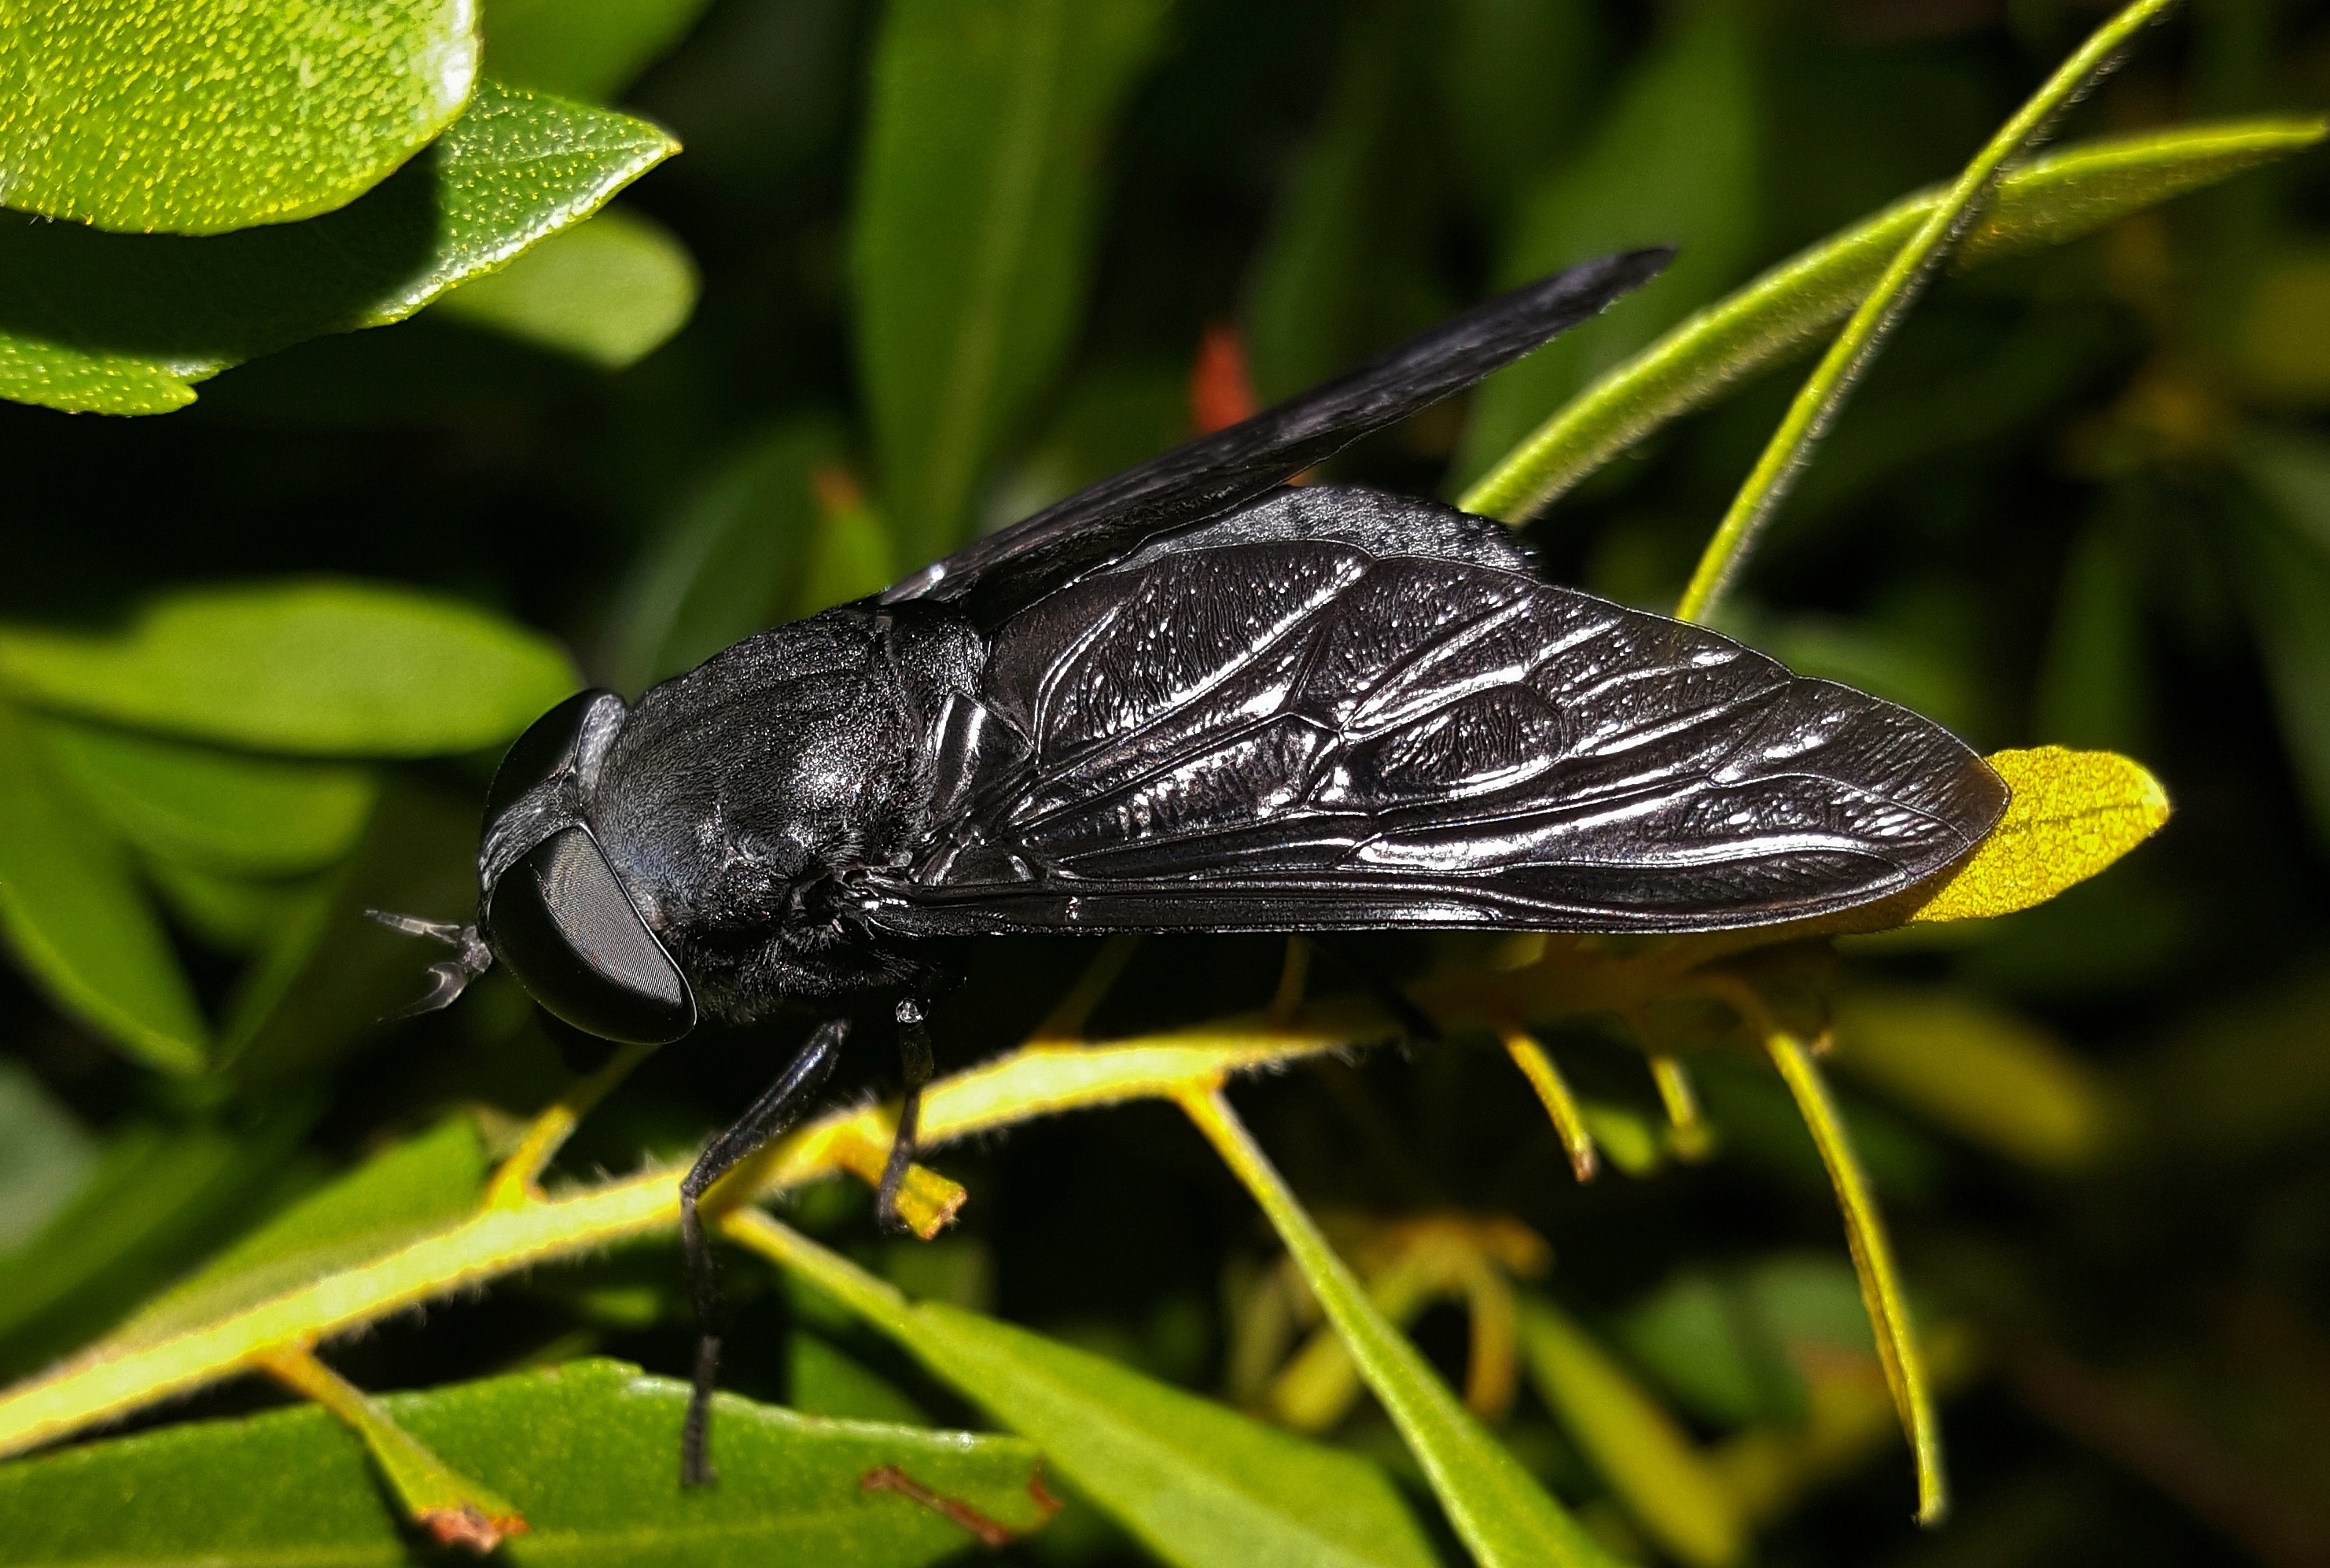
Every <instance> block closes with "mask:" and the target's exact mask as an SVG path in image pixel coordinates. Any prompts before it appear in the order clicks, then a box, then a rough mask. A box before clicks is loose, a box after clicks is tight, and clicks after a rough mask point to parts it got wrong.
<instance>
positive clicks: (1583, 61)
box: [1433, 0, 1604, 222]
mask: <svg viewBox="0 0 2330 1568" xmlns="http://www.w3.org/2000/svg"><path fill="white" fill-rule="evenodd" d="M1435 11H1436V12H1437V13H1438V14H1439V16H1440V19H1441V25H1440V27H1439V28H1438V29H1437V30H1436V32H1437V38H1436V40H1435V42H1436V43H1437V45H1438V48H1437V50H1436V52H1435V59H1434V61H1433V64H1434V66H1435V68H1436V69H1437V71H1438V73H1439V76H1440V82H1441V92H1440V96H1441V99H1442V102H1443V108H1444V113H1445V114H1446V116H1447V118H1448V126H1449V140H1450V142H1451V143H1452V144H1453V147H1454V153H1455V156H1456V165H1457V170H1458V173H1459V174H1460V175H1462V176H1463V179H1464V181H1465V182H1466V184H1468V185H1470V186H1471V188H1472V194H1473V200H1474V202H1475V203H1477V204H1479V205H1480V206H1481V208H1482V210H1483V211H1484V212H1485V213H1488V214H1489V215H1490V216H1491V217H1492V218H1493V219H1494V220H1496V221H1498V222H1505V221H1507V220H1508V219H1510V217H1511V209H1512V207H1513V206H1514V204H1515V203H1516V202H1517V201H1518V200H1520V198H1521V197H1522V196H1523V195H1524V194H1526V193H1527V190H1528V188H1529V186H1530V184H1532V183H1534V182H1535V181H1537V180H1538V179H1539V178H1541V177H1543V176H1545V175H1548V174H1549V173H1550V172H1552V170H1553V168H1554V166H1555V161H1556V159H1557V158H1558V156H1559V155H1560V154H1561V153H1562V152H1563V151H1564V150H1565V149H1566V148H1567V146H1568V142H1569V140H1570V138H1571V137H1574V136H1575V135H1576V133H1577V126H1578V123H1579V121H1580V120H1582V119H1583V118H1584V117H1585V111H1586V109H1587V108H1588V107H1589V105H1590V102H1591V99H1590V97H1589V94H1590V90H1591V87H1592V84H1593V82H1594V81H1595V80H1596V76H1597V74H1598V70H1597V68H1599V67H1600V66H1601V65H1602V63H1603V62H1602V58H1601V57H1602V54H1603V52H1604V49H1603V40H1602V39H1601V37H1600V36H1599V33H1600V30H1601V29H1600V22H1599V18H1598V17H1597V16H1596V14H1595V8H1594V6H1593V5H1590V4H1588V3H1587V0H1441V3H1440V4H1439V5H1436V6H1435Z"/></svg>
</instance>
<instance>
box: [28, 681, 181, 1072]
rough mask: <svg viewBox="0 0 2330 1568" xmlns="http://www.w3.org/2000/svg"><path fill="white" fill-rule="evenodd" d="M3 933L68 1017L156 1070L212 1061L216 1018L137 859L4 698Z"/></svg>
mask: <svg viewBox="0 0 2330 1568" xmlns="http://www.w3.org/2000/svg"><path fill="white" fill-rule="evenodd" d="M0 929H5V930H6V932H7V936H8V943H9V947H10V948H11V949H12V950H13V951H14V954H15V958H16V961H17V962H18V963H19V964H20V965H22V966H23V967H24V969H25V970H26V971H27V972H28V973H29V974H30V975H31V976H32V977H33V979H34V980H35V981H36V982H37V983H38V984H39V985H40V987H42V989H43V990H44V991H46V992H47V993H48V994H49V996H50V997H52V999H54V1001H55V1002H56V1003H57V1005H58V1006H60V1007H62V1008H63V1009H64V1010H65V1011H66V1012H67V1013H69V1014H71V1015H72V1016H74V1017H76V1018H79V1019H81V1020H82V1021H83V1022H84V1023H87V1024H88V1025H90V1027H91V1028H93V1029H96V1030H97V1031H98V1032H99V1033H100V1034H103V1035H105V1037H106V1038H108V1039H109V1040H111V1041H113V1042H114V1043H115V1044H118V1045H119V1046H121V1047H122V1048H123V1049H125V1050H127V1051H128V1052H129V1053H132V1054H133V1055H135V1056H137V1057H138V1058H139V1059H140V1060H141V1061H144V1062H146V1063H148V1064H149V1065H151V1066H155V1067H159V1068H162V1069H163V1070H165V1071H166V1072H194V1071H196V1070H198V1069H200V1068H201V1067H202V1066H203V1064H204V1062H205V1060H206V1059H207V1057H208V1055H209V1050H210V1025H208V1024H207V1023H205V1022H204V1018H203V1015H202V1011H201V1009H200V1008H199V1007H197V1006H195V1003H194V992H193V991H192V990H191V989H190V988H189V987H188V986H187V984H186V979H185V975H184V974H182V973H181V972H180V970H179V968H178V959H177V956H176V955H175V953H173V952H172V951H171V950H170V943H169V939H168V938H167V937H166V935H165V934H164V933H163V930H162V928H161V924H160V922H159V921H156V919H155V918H154V912H153V910H152V908H151V907H150V906H149V905H148V904H147V902H146V896H145V894H144V893H143V892H141V891H140V890H139V888H138V886H137V882H136V880H135V879H134V877H133V876H132V874H131V872H130V865H129V859H128V855H126V854H125V853H124V852H123V850H122V848H121V846H120V845H118V844H116V843H114V842H113V841H112V840H111V839H109V838H108V837H107V836H105V835H104V834H103V833H102V832H101V831H99V829H98V827H96V826H95V824H93V823H91V822H90V821H89V820H88V817H87V815H86V813H85V812H84V811H83V810H82V809H81V807H80V805H79V803H78V802H76V801H75V800H73V799H72V798H71V797H70V796H69V795H67V794H65V793H64V792H63V791H62V789H59V788H58V786H57V781H56V780H55V779H52V778H50V777H49V776H48V773H47V771H46V770H45V768H44V767H43V758H42V757H41V756H40V755H39V751H38V746H37V743H36V741H34V738H33V733H32V729H31V723H30V721H29V720H28V719H27V718H26V717H25V716H24V714H22V713H17V712H16V711H15V710H14V708H13V707H11V706H9V705H8V704H6V703H5V701H0Z"/></svg>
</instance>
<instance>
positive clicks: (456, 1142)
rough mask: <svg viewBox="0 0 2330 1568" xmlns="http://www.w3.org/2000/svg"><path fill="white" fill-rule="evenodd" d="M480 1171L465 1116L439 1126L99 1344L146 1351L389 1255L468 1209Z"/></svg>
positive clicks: (221, 1257)
mask: <svg viewBox="0 0 2330 1568" xmlns="http://www.w3.org/2000/svg"><path fill="white" fill-rule="evenodd" d="M487 1169H488V1166H487V1161H486V1150H485V1146H484V1144H483V1142H482V1141H481V1140H480V1139H479V1138H478V1128H477V1124H476V1123H475V1122H474V1121H473V1120H471V1119H469V1118H468V1117H465V1116H457V1117H452V1118H450V1119H447V1120H445V1121H442V1122H440V1123H439V1124H438V1125H437V1126H436V1127H435V1128H433V1129H431V1130H430V1131H428V1132H424V1133H422V1134H421V1135H420V1136H419V1137H417V1138H408V1139H407V1140H405V1141H404V1142H403V1143H401V1144H398V1145H396V1146H395V1147H394V1148H390V1149H386V1150H384V1151H383V1152H382V1153H380V1154H377V1155H374V1157H372V1158H371V1159H369V1160H367V1161H365V1163H364V1164H363V1165H361V1166H359V1167H356V1168H355V1170H353V1171H350V1172H349V1173H348V1174H347V1175H346V1176H342V1177H340V1178H339V1179H338V1180H337V1181H335V1182H332V1183H330V1184H328V1185H325V1186H324V1187H322V1188H321V1189H320V1190H318V1191H316V1192H313V1193H310V1194H309V1195H308V1196H306V1197H303V1198H301V1199H300V1200H299V1201H298V1203H296V1204H292V1205H291V1206H290V1207H289V1208H287V1209H285V1210H284V1211H283V1212H282V1213H280V1214H277V1215H276V1216H275V1217H274V1218H273V1219H271V1220H269V1221H268V1222H267V1223H265V1224H263V1225H261V1226H260V1227H259V1228H258V1229H257V1230H255V1231H252V1232H251V1233H248V1234H246V1235H245V1236H243V1237H242V1239H241V1240H239V1241H237V1242H235V1243H234V1244H233V1245H232V1246H231V1247H229V1248H227V1249H226V1251H224V1252H221V1253H220V1254H218V1255H217V1256H216V1257H214V1258H213V1259H212V1260H211V1261H208V1262H207V1263H204V1265H203V1266H202V1268H201V1269H199V1270H196V1271H195V1272H194V1273H193V1274H191V1275H189V1276H188V1277H187V1278H185V1280H181V1281H179V1282H178V1283H177V1284H176V1285H175V1286H173V1287H171V1289H169V1290H168V1291H167V1292H166V1293H165V1294H163V1295H161V1296H159V1297H157V1298H156V1299H154V1300H152V1301H150V1302H148V1303H147V1305H145V1306H144V1307H142V1308H139V1309H138V1311H137V1315H136V1316H135V1317H133V1318H129V1319H128V1321H127V1322H125V1323H124V1324H122V1326H121V1327H119V1328H118V1329H117V1330H115V1331H114V1333H112V1334H111V1335H109V1336H108V1337H107V1342H108V1343H109V1344H111V1345H116V1346H129V1345H142V1344H150V1343H152V1342H153V1341H155V1340H156V1339H161V1338H165V1337H168V1336H169V1335H172V1334H175V1333H176V1332H178V1331H179V1330H181V1329H183V1328H185V1327H189V1326H192V1325H195V1324H201V1323H206V1322H213V1321H215V1320H217V1319H219V1318H225V1317H227V1316H229V1315H231V1314H232V1312H234V1311H235V1310H236V1309H237V1308H241V1307H244V1306H248V1305H250V1304H251V1302H254V1301H260V1300H264V1299H267V1298H268V1297H270V1296H273V1295H277V1294H279V1293H281V1292H282V1291H284V1290H288V1289H291V1288H292V1287H293V1286H296V1285H299V1284H304V1283H306V1282H307V1281H308V1280H314V1279H318V1278H320V1277H321V1276H323V1275H325V1274H328V1273H331V1272H334V1271H335V1270H342V1269H351V1268H355V1267H357V1266H358V1265H360V1264H362V1263H365V1262H367V1261H371V1260H372V1259H374V1258H377V1257H381V1256H383V1255H384V1254H386V1253H388V1252H393V1251H394V1250H395V1249H396V1248H398V1247H400V1246H402V1245H403V1243H405V1242H409V1241H411V1240H412V1238H413V1237H415V1236H417V1235H421V1234H422V1233H425V1232H428V1231H431V1230H434V1229H438V1228H440V1227H441V1226H445V1225H449V1224H451V1223H453V1222H455V1221H456V1220H459V1219H461V1218H462V1217H463V1216H465V1215H466V1214H469V1211H470V1210H471V1209H473V1208H475V1207H476V1206H477V1204H478V1195H479V1194H480V1193H481V1192H483V1191H484V1189H485V1181H486V1173H487Z"/></svg>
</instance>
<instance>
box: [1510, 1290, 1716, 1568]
mask: <svg viewBox="0 0 2330 1568" xmlns="http://www.w3.org/2000/svg"><path fill="white" fill-rule="evenodd" d="M1520 1336H1521V1355H1522V1358H1523V1360H1524V1361H1525V1362H1526V1363H1527V1365H1528V1366H1529V1370H1530V1378H1531V1380H1532V1381H1533V1382H1534V1383H1535V1384H1536V1386H1537V1390H1538V1392H1539V1394H1540V1395H1541V1396H1543V1398H1544V1400H1545V1402H1546V1403H1547V1405H1548V1406H1549V1408H1551V1409H1552V1411H1553V1412H1554V1413H1555V1414H1556V1415H1557V1416H1558V1417H1559V1418H1560V1420H1561V1422H1562V1424H1563V1425H1564V1426H1565V1427H1567V1428H1568V1431H1569V1433H1570V1435H1571V1436H1572V1437H1574V1438H1575V1439H1577V1445H1578V1447H1580V1448H1581V1449H1583V1450H1585V1451H1586V1457H1587V1459H1590V1460H1592V1461H1593V1464H1594V1468H1595V1469H1597V1470H1599V1471H1601V1473H1602V1477H1603V1478H1604V1479H1605V1480H1606V1481H1607V1482H1609V1484H1610V1488H1611V1489H1612V1490H1613V1491H1614V1492H1615V1493H1616V1494H1617V1495H1618V1497H1619V1498H1620V1500H1621V1501H1623V1502H1624V1504H1625V1506H1626V1509H1627V1512H1629V1513H1630V1514H1632V1515H1633V1516H1634V1518H1635V1519H1636V1520H1637V1521H1638V1522H1639V1523H1640V1524H1641V1525H1642V1526H1643V1530H1644V1531H1645V1532H1646V1533H1647V1534H1649V1535H1650V1536H1651V1537H1652V1539H1653V1540H1655V1541H1656V1542H1657V1543H1658V1544H1660V1546H1662V1548H1664V1549H1665V1550H1666V1551H1667V1552H1669V1553H1670V1554H1672V1555H1673V1556H1674V1557H1675V1558H1676V1559H1678V1560H1679V1561H1681V1562H1683V1563H1690V1564H1691V1565H1692V1568H1722V1565H1723V1564H1726V1563H1736V1562H1738V1560H1739V1558H1740V1555H1741V1554H1742V1553H1743V1552H1745V1551H1746V1549H1747V1545H1748V1540H1747V1532H1746V1530H1745V1528H1744V1526H1743V1525H1742V1523H1741V1520H1740V1518H1739V1514H1738V1508H1737V1507H1735V1506H1734V1505H1733V1503H1732V1500H1731V1497H1730V1495H1729V1493H1728V1492H1726V1491H1725V1490H1724V1488H1723V1483H1722V1481H1721V1480H1720V1479H1719V1478H1718V1477H1717V1476H1716V1475H1715V1473H1714V1472H1713V1471H1712V1470H1710V1469H1709V1468H1708V1465H1707V1462H1706V1460H1705V1459H1704V1458H1703V1457H1702V1456H1701V1455H1700V1451H1699V1450H1698V1447H1697V1446H1696V1445H1695V1444H1693V1443H1692V1441H1691V1438H1690V1436H1689V1435H1688V1434H1687V1433H1686V1432H1684V1431H1683V1430H1682V1428H1681V1425H1680V1424H1679V1423H1678V1422H1676V1421H1675V1419H1674V1417H1673V1416H1672V1415H1670V1414H1669V1413H1668V1412H1667V1411H1666V1409H1665V1408H1664V1407H1663V1406H1662V1405H1661V1404H1660V1403H1658V1401H1657V1400H1655V1399H1653V1397H1652V1396H1651V1395H1650V1393H1648V1392H1646V1391H1645V1390H1644V1389H1643V1387H1642V1386H1641V1384H1637V1383H1636V1382H1635V1381H1634V1378H1633V1377H1631V1376H1629V1375H1628V1374H1627V1373H1626V1371H1625V1369H1624V1367H1622V1366H1621V1365H1618V1363H1617V1362H1616V1361H1615V1359H1614V1358H1613V1357H1612V1356H1611V1355H1609V1354H1608V1352H1606V1351H1605V1350H1604V1349H1603V1348H1602V1347H1601V1346H1599V1345H1597V1344H1596V1343H1595V1341H1594V1339H1593V1337H1591V1336H1590V1335H1588V1334H1587V1333H1586V1330H1585V1329H1583V1328H1582V1327H1579V1326H1578V1325H1577V1323H1576V1322H1574V1321H1573V1320H1572V1319H1571V1318H1569V1316H1568V1314H1567V1313H1565V1312H1563V1311H1561V1310H1560V1309H1559V1308H1557V1307H1555V1306H1553V1305H1552V1304H1551V1303H1550V1302H1548V1301H1545V1300H1543V1299H1535V1298H1531V1299H1525V1300H1524V1301H1523V1303H1522V1306H1521V1325H1520Z"/></svg>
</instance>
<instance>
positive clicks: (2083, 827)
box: [1909, 746, 2174, 923]
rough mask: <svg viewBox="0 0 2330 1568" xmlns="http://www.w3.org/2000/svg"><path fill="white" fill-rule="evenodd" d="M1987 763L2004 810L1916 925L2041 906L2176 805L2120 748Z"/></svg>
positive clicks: (2034, 753)
mask: <svg viewBox="0 0 2330 1568" xmlns="http://www.w3.org/2000/svg"><path fill="white" fill-rule="evenodd" d="M1988 760H1989V763H1990V766H1991V767H1992V769H1993V770H1995V771H1996V772H1997V774H1998V776H1999V777H2000V778H2001V779H2003V780H2005V782H2006V786H2007V789H2009V790H2010V791H2011V794H2010V796H2009V798H2008V801H2007V806H2006V813H2005V815H2004V816H2003V817H2000V819H1999V822H1998V826H1996V827H1994V828H1992V829H1991V830H1990V834H1989V836H1987V837H1985V838H1984V840H1983V841H1982V843H1981V844H1980V845H1976V846H1975V851H1974V853H1973V855H1970V856H1968V857H1967V858H1966V859H1965V861H1964V862H1963V863H1961V864H1960V865H1959V866H1958V868H1957V869H1956V871H1955V872H1953V873H1951V874H1949V875H1948V877H1947V878H1946V880H1945V881H1944V882H1943V883H1942V884H1941V885H1940V887H1939V888H1938V889H1937V891H1936V892H1935V893H1934V894H1933V896H1932V897H1931V898H1929V899H1927V901H1926V902H1925V903H1924V904H1922V905H1921V906H1919V908H1918V910H1917V912H1915V913H1913V914H1911V915H1910V916H1909V920H1910V921H1911V922H1913V923H1916V922H1925V921H1955V920H1972V919H1977V918H1980V917H1983V916H1986V915H2002V914H2012V913H2013V912H2016V911H2017V910H2024V909H2029V908H2031V907H2032V905H2034V904H2041V903H2044V902H2047V900H2049V899H2051V898H2053V897H2054V896H2055V895H2056V894H2057V893H2061V892H2062V891H2063V890H2064V889H2066V888H2068V887H2071V886H2073V885H2075V884H2076V883H2082V882H2085V881H2086V880H2087V879H2088V878H2089V877H2091V876H2093V875H2095V874H2097V873H2098V872H2100V871H2102V870H2103V869H2105V868H2106V867H2107V866H2108V865H2110V864H2112V863H2113V862H2114V861H2117V859H2119V857H2120V856H2121V855H2126V853H2127V852H2128V851H2129V850H2131V849H2133V848H2135V847H2136V845H2139V844H2141V843H2143V842H2144V841H2145V839H2147V838H2149V837H2151V836H2153V835H2154V834H2155V833H2157V832H2158V831H2159V830H2160V829H2161V827H2163V826H2164V824H2165V823H2166V822H2167V821H2168V818H2169V816H2170V814H2171V812H2172V811H2173V809H2174V808H2173V807H2172V806H2171V804H2170V802H2169V799H2168V791H2167V790H2166V789H2164V788H2162V786H2161V783H2160V780H2159V779H2156V778H2155V777H2154V776H2153V775H2152V772H2151V770H2148V769H2146V768H2145V766H2144V765H2143V764H2142V763H2140V762H2137V761H2136V760H2133V759H2131V758H2127V757H2123V756H2121V755H2120V754H2119V753H2117V752H2116V751H2071V750H2070V749H2068V748H2066V747H2062V746H2036V747H2032V748H2031V749H2030V750H2027V751H1997V752H1994V753H1993V754H1992V755H1991V756H1990V758H1989V759H1988Z"/></svg>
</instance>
